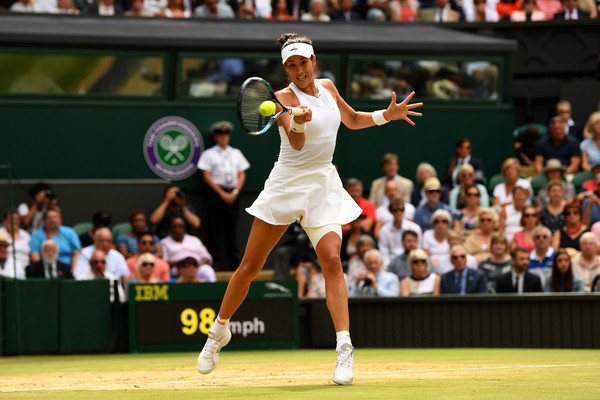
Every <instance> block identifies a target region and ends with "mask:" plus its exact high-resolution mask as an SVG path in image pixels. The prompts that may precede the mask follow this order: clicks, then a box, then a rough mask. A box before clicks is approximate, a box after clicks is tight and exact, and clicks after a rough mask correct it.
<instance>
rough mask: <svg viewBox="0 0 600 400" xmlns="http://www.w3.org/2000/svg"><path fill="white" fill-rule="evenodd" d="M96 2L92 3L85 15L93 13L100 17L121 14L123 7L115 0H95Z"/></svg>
mask: <svg viewBox="0 0 600 400" xmlns="http://www.w3.org/2000/svg"><path fill="white" fill-rule="evenodd" d="M96 1H97V2H96V3H94V4H92V5H91V6H90V7H89V8H88V9H87V11H86V12H85V15H95V16H100V17H112V16H114V15H123V13H124V12H123V7H121V5H120V4H119V3H115V0H96Z"/></svg>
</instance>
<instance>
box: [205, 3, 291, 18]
mask: <svg viewBox="0 0 600 400" xmlns="http://www.w3.org/2000/svg"><path fill="white" fill-rule="evenodd" d="M283 1H285V0H283ZM194 17H196V18H210V19H214V18H216V19H235V12H234V11H233V9H232V8H231V6H230V5H229V4H227V3H226V2H224V1H220V0H205V1H204V3H203V4H202V5H200V6H198V7H196V8H195V9H194Z"/></svg>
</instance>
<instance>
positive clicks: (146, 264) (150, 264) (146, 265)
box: [142, 262, 154, 267]
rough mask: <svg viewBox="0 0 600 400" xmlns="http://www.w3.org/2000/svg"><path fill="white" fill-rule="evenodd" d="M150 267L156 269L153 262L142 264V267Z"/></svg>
mask: <svg viewBox="0 0 600 400" xmlns="http://www.w3.org/2000/svg"><path fill="white" fill-rule="evenodd" d="M148 266H150V267H154V263H153V262H143V263H142V267H148Z"/></svg>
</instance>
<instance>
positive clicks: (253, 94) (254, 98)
mask: <svg viewBox="0 0 600 400" xmlns="http://www.w3.org/2000/svg"><path fill="white" fill-rule="evenodd" d="M264 101H273V102H274V103H276V104H279V106H281V108H283V110H282V111H280V112H278V113H276V114H273V115H267V116H263V115H261V114H260V112H259V110H258V109H259V107H260V105H261V104H262V103H263V102H264ZM237 114H238V120H239V121H240V125H241V126H242V128H243V129H244V130H245V131H246V132H248V133H249V134H251V135H262V134H263V133H265V132H266V131H268V130H269V128H270V127H272V126H273V125H274V124H275V121H277V119H278V118H279V117H281V116H282V115H284V114H292V115H300V114H302V109H301V108H295V107H286V106H284V105H283V104H281V102H280V101H279V99H277V96H275V92H274V91H273V88H272V87H271V85H270V84H269V82H267V81H266V80H264V79H263V78H258V77H252V78H248V79H246V81H245V82H244V83H243V84H242V86H241V87H240V91H239V93H238V98H237Z"/></svg>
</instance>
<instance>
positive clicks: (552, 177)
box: [536, 158, 600, 208]
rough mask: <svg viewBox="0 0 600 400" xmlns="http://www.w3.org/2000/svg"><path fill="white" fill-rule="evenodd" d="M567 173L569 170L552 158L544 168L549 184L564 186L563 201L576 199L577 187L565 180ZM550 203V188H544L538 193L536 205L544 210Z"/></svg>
mask: <svg viewBox="0 0 600 400" xmlns="http://www.w3.org/2000/svg"><path fill="white" fill-rule="evenodd" d="M598 161H600V160H598ZM599 164H600V163H599ZM566 171H567V169H566V168H565V166H564V165H562V164H561V163H560V161H559V160H557V159H555V158H551V159H550V160H548V161H546V166H545V167H544V171H543V173H544V174H545V175H546V178H548V182H551V181H558V182H560V183H561V184H562V187H563V199H564V200H569V199H574V198H575V186H573V184H572V183H571V182H569V181H567V180H566V179H565V177H564V175H565V172H566ZM548 201H549V198H548V188H547V187H543V188H541V189H540V190H539V191H538V193H537V196H536V204H537V205H538V206H539V207H540V208H543V207H546V206H547V205H548Z"/></svg>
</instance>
